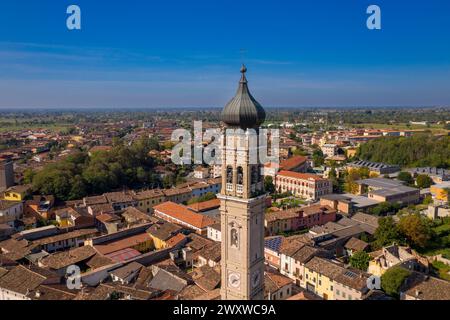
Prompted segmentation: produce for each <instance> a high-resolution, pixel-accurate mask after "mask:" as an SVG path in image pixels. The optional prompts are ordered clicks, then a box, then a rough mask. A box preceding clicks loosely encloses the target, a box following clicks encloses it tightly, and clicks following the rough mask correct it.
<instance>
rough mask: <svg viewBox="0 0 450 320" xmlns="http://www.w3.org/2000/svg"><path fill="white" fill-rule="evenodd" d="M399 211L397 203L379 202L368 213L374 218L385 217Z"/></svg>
mask: <svg viewBox="0 0 450 320" xmlns="http://www.w3.org/2000/svg"><path fill="white" fill-rule="evenodd" d="M399 209H400V204H398V203H390V202H381V203H379V204H377V205H376V206H375V207H373V208H370V209H369V210H368V211H369V213H370V214H373V215H376V216H385V215H387V214H388V213H395V212H397V211H398V210H399Z"/></svg>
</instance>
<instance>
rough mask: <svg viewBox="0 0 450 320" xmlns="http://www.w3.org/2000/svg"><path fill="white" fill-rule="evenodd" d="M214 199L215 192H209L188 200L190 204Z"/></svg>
mask: <svg viewBox="0 0 450 320" xmlns="http://www.w3.org/2000/svg"><path fill="white" fill-rule="evenodd" d="M213 199H216V195H215V193H214V192H207V193H206V194H204V195H203V196H200V197H194V198H192V199H190V200H189V201H188V204H194V203H198V202H204V201H209V200H213Z"/></svg>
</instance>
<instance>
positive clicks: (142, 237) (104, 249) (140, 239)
mask: <svg viewBox="0 0 450 320" xmlns="http://www.w3.org/2000/svg"><path fill="white" fill-rule="evenodd" d="M150 240H151V237H150V235H149V234H148V233H147V232H143V233H140V234H137V235H134V236H131V237H126V238H123V239H120V240H117V241H113V242H109V243H107V244H99V245H96V246H94V247H95V249H96V250H97V251H98V252H100V253H101V254H104V255H106V254H108V253H112V252H115V251H119V250H122V249H126V248H131V247H134V246H137V245H139V244H141V243H144V242H146V241H150Z"/></svg>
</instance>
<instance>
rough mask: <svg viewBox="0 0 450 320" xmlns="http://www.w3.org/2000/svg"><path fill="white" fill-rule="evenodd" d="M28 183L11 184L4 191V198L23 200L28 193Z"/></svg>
mask: <svg viewBox="0 0 450 320" xmlns="http://www.w3.org/2000/svg"><path fill="white" fill-rule="evenodd" d="M30 191H31V186H30V185H21V186H13V187H11V188H8V189H7V190H6V191H5V194H4V199H5V200H8V201H24V200H25V198H26V197H27V196H28V195H29V194H30Z"/></svg>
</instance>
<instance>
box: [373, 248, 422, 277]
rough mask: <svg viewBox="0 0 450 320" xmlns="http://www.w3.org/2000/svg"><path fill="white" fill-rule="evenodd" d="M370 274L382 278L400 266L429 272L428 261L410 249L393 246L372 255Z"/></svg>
mask: <svg viewBox="0 0 450 320" xmlns="http://www.w3.org/2000/svg"><path fill="white" fill-rule="evenodd" d="M371 256H372V260H371V261H369V268H368V272H369V273H370V274H373V275H376V276H380V277H381V276H382V275H383V274H384V273H385V272H386V271H387V270H388V269H389V268H392V267H394V266H400V267H402V268H405V269H407V270H410V271H420V272H427V270H428V260H426V259H425V258H422V257H420V256H419V255H418V254H417V253H416V252H415V251H413V250H412V249H411V248H409V247H401V246H399V245H396V244H393V245H391V246H388V247H384V248H382V249H381V250H379V251H375V252H372V253H371Z"/></svg>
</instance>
